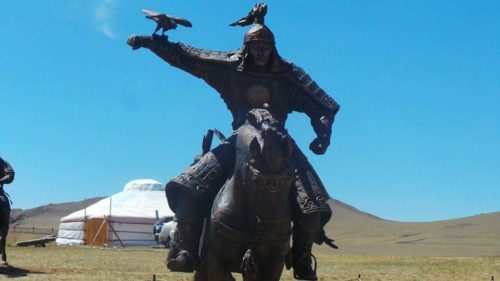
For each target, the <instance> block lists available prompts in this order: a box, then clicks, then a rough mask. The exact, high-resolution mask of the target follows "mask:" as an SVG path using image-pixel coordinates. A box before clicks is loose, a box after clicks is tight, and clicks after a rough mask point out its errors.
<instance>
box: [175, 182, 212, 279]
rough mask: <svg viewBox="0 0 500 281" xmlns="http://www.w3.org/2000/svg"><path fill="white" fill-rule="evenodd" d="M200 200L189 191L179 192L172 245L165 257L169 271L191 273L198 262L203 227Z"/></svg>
mask: <svg viewBox="0 0 500 281" xmlns="http://www.w3.org/2000/svg"><path fill="white" fill-rule="evenodd" d="M199 201H201V199H200V198H197V197H195V196H193V195H192V194H191V193H190V192H189V191H187V190H186V191H184V192H179V197H178V203H177V204H178V205H177V206H178V207H177V210H176V213H175V220H176V222H177V228H176V234H175V237H174V243H173V245H172V247H171V249H170V251H169V254H168V256H167V267H168V268H169V269H170V270H171V271H180V272H193V271H194V270H195V269H196V267H197V265H198V262H199V258H198V248H199V242H200V236H201V231H202V227H203V217H202V213H203V210H202V209H201V206H202V202H199Z"/></svg>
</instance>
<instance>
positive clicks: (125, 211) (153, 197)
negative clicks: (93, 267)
mask: <svg viewBox="0 0 500 281" xmlns="http://www.w3.org/2000/svg"><path fill="white" fill-rule="evenodd" d="M156 210H158V213H159V216H160V217H164V216H172V217H173V216H174V213H173V212H172V211H171V210H170V208H169V207H168V203H167V199H166V198H165V189H164V187H163V186H162V184H161V183H160V182H158V181H155V180H133V181H131V182H129V183H127V184H126V185H125V187H124V189H123V191H122V192H119V193H117V194H114V195H112V196H110V197H107V198H105V199H102V200H101V201H99V202H97V203H95V204H93V205H91V206H89V207H87V208H85V209H82V210H79V211H76V212H74V213H71V214H69V215H67V216H65V217H63V218H62V219H61V223H60V225H59V233H58V235H57V236H58V237H57V239H56V243H57V244H58V245H102V244H107V245H110V246H116V245H121V243H123V244H124V245H125V246H146V245H153V244H155V243H156V242H155V240H154V235H153V225H154V224H155V222H156ZM120 241H121V242H120Z"/></svg>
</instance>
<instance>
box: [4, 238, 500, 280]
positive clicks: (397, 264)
mask: <svg viewBox="0 0 500 281" xmlns="http://www.w3.org/2000/svg"><path fill="white" fill-rule="evenodd" d="M8 253H9V261H10V263H11V266H12V267H13V268H14V270H13V271H11V273H10V274H9V273H7V274H5V273H4V276H5V277H16V278H17V279H18V280H134V281H136V280H152V279H153V278H152V277H153V274H156V277H157V279H156V280H159V281H160V280H176V281H177V280H179V281H187V280H192V275H191V274H173V273H169V272H167V271H166V268H165V266H164V264H163V260H164V258H165V251H164V250H161V249H150V248H136V249H105V248H87V247H82V248H70V247H55V246H53V247H47V248H17V247H9V249H8ZM318 261H319V265H318V266H319V270H318V274H319V276H320V280H342V281H347V280H353V281H354V280H357V277H358V274H361V277H362V280H364V281H366V280H384V281H385V280H398V281H404V280H426V281H434V280H435V281H437V280H439V281H442V280H454V281H456V280H484V281H489V280H491V276H495V277H496V278H497V279H499V278H500V257H467V258H454V257H442V258H439V257H382V256H361V255H355V256H353V255H339V254H335V255H331V254H326V253H324V252H323V251H320V252H319V253H318ZM235 275H236V274H235ZM2 277H3V276H2V275H0V279H2ZM236 277H237V280H242V279H241V278H240V277H239V276H236ZM282 280H288V281H290V280H293V278H292V274H291V272H290V271H285V272H284V274H283V278H282Z"/></svg>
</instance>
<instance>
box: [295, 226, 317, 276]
mask: <svg viewBox="0 0 500 281" xmlns="http://www.w3.org/2000/svg"><path fill="white" fill-rule="evenodd" d="M316 234H317V231H313V232H309V231H307V230H305V229H303V228H301V227H295V226H294V228H293V246H292V251H291V254H292V264H293V276H294V277H295V279H298V280H318V277H317V276H316V265H315V266H314V269H313V267H312V258H313V256H312V246H313V243H314V240H315V238H316Z"/></svg>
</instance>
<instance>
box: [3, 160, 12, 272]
mask: <svg viewBox="0 0 500 281" xmlns="http://www.w3.org/2000/svg"><path fill="white" fill-rule="evenodd" d="M14 175H15V173H14V169H12V166H11V165H10V164H9V162H7V161H5V160H3V159H2V158H1V157H0V236H1V238H0V252H1V253H2V262H1V263H0V264H1V265H3V266H6V265H8V263H7V252H6V247H5V246H6V243H7V234H8V233H9V223H10V198H9V195H8V194H7V192H5V190H4V189H3V185H4V184H9V183H11V182H12V181H13V180H14Z"/></svg>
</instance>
